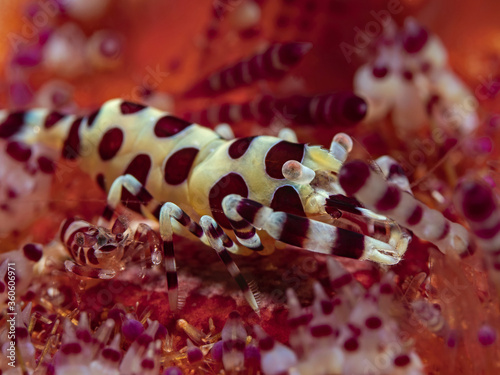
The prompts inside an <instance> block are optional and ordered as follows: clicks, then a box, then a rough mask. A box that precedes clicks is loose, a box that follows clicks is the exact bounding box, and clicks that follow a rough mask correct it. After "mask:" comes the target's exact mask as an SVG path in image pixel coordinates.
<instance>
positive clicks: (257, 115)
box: [182, 92, 367, 126]
mask: <svg viewBox="0 0 500 375" xmlns="http://www.w3.org/2000/svg"><path fill="white" fill-rule="evenodd" d="M366 111H367V107H366V102H365V101H364V100H363V99H362V98H360V97H359V96H357V95H354V94H353V93H350V92H338V93H328V94H323V95H311V96H307V95H302V96H291V97H285V98H276V97H273V96H269V95H263V96H259V97H257V98H255V99H253V100H251V101H248V102H242V103H222V104H216V105H213V106H209V107H207V108H206V109H203V110H201V111H199V112H189V113H185V114H184V115H183V116H182V117H183V118H186V119H188V120H190V121H193V122H196V123H200V124H204V125H217V124H220V123H236V122H239V121H243V120H253V121H258V122H259V123H261V124H263V125H267V124H269V123H270V122H272V121H273V119H275V118H278V119H280V118H281V119H283V120H284V121H289V122H297V123H300V124H308V125H330V126H338V125H340V126H350V125H354V124H357V123H359V122H360V121H361V120H363V119H364V117H365V115H366Z"/></svg>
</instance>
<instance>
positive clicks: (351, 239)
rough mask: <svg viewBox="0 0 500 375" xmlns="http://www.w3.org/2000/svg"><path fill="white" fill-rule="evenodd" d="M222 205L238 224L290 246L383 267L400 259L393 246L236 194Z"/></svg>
mask: <svg viewBox="0 0 500 375" xmlns="http://www.w3.org/2000/svg"><path fill="white" fill-rule="evenodd" d="M223 206H225V207H228V208H230V210H229V215H228V216H230V217H229V219H231V220H233V221H239V222H242V221H243V220H244V221H246V222H247V223H249V224H251V225H252V226H253V227H255V228H256V229H263V230H264V231H266V232H267V233H268V234H269V235H270V236H271V237H273V238H274V239H276V240H278V241H282V242H284V243H286V244H289V245H293V246H297V247H300V248H303V249H307V250H311V251H315V252H318V253H322V254H331V255H336V256H341V257H346V258H353V259H360V260H371V261H374V262H378V263H382V264H396V263H398V262H399V260H400V256H399V254H398V252H397V251H396V249H395V248H394V247H393V246H391V245H390V244H387V243H385V242H382V241H379V240H377V239H375V238H372V237H368V236H365V235H362V234H359V233H356V232H352V231H349V230H345V229H342V228H336V227H334V226H332V225H330V224H326V223H322V222H319V221H315V220H311V219H308V218H305V217H302V216H297V215H292V214H288V213H286V212H281V211H274V210H273V209H272V208H270V207H267V206H264V205H262V204H261V203H259V202H256V201H254V200H251V199H247V198H243V197H241V196H239V195H236V194H231V195H228V196H227V197H225V198H224V201H223Z"/></svg>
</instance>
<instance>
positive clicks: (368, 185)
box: [339, 160, 469, 255]
mask: <svg viewBox="0 0 500 375" xmlns="http://www.w3.org/2000/svg"><path fill="white" fill-rule="evenodd" d="M339 183H340V185H341V186H342V189H344V191H345V192H346V193H347V195H349V196H354V197H355V198H356V199H357V200H359V201H360V202H361V203H363V204H364V205H365V206H366V207H367V208H369V209H370V210H373V211H374V212H377V213H380V214H382V215H386V216H388V217H391V218H392V219H394V220H395V221H396V222H397V223H399V224H400V225H402V226H404V227H406V228H408V229H411V230H412V231H413V232H414V233H415V234H416V235H417V236H418V237H420V238H421V239H423V240H426V241H430V242H432V243H434V244H435V245H436V246H437V247H438V248H439V250H440V251H441V252H443V253H445V252H446V251H447V250H448V249H453V251H455V252H457V253H458V254H460V255H466V254H467V249H468V246H469V235H468V232H467V230H466V229H465V228H464V227H463V226H461V225H460V224H457V223H453V222H451V221H449V220H448V219H446V218H445V217H444V216H443V214H441V213H440V212H438V211H436V210H433V209H430V208H429V207H427V206H426V205H424V204H423V203H421V202H419V201H418V200H417V199H415V198H414V197H413V196H412V195H411V194H409V193H407V192H405V191H403V190H401V189H400V188H399V187H398V186H396V185H395V184H391V183H388V182H387V181H386V180H385V179H384V177H383V176H382V175H380V174H378V173H377V172H375V171H374V170H372V169H371V168H370V167H369V166H368V164H366V163H364V162H362V161H359V160H355V161H352V162H349V163H347V164H345V165H344V166H343V167H342V168H341V170H340V173H339Z"/></svg>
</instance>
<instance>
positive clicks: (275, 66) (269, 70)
mask: <svg viewBox="0 0 500 375" xmlns="http://www.w3.org/2000/svg"><path fill="white" fill-rule="evenodd" d="M311 47H312V45H311V43H284V44H281V43H277V44H273V45H271V46H270V47H269V48H267V49H266V50H265V51H264V52H262V53H258V54H256V55H254V56H251V57H249V58H246V59H244V60H242V61H240V62H237V63H236V64H233V65H230V66H227V67H224V68H222V69H220V70H218V71H217V72H215V73H213V74H211V75H210V76H208V77H207V78H204V79H202V80H201V81H199V82H198V83H196V84H195V85H194V86H193V87H192V88H191V89H189V90H188V91H187V92H186V94H185V97H187V98H193V97H199V96H210V95H213V94H217V93H223V92H226V91H230V90H234V89H237V88H240V87H244V86H248V85H251V84H253V83H255V82H258V81H260V80H268V79H279V78H281V77H283V75H284V74H285V73H286V72H287V71H289V70H290V69H291V68H292V67H294V66H295V65H297V64H298V63H299V62H300V61H301V60H302V57H304V55H305V54H306V53H307V52H308V51H309V50H310V49H311Z"/></svg>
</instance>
